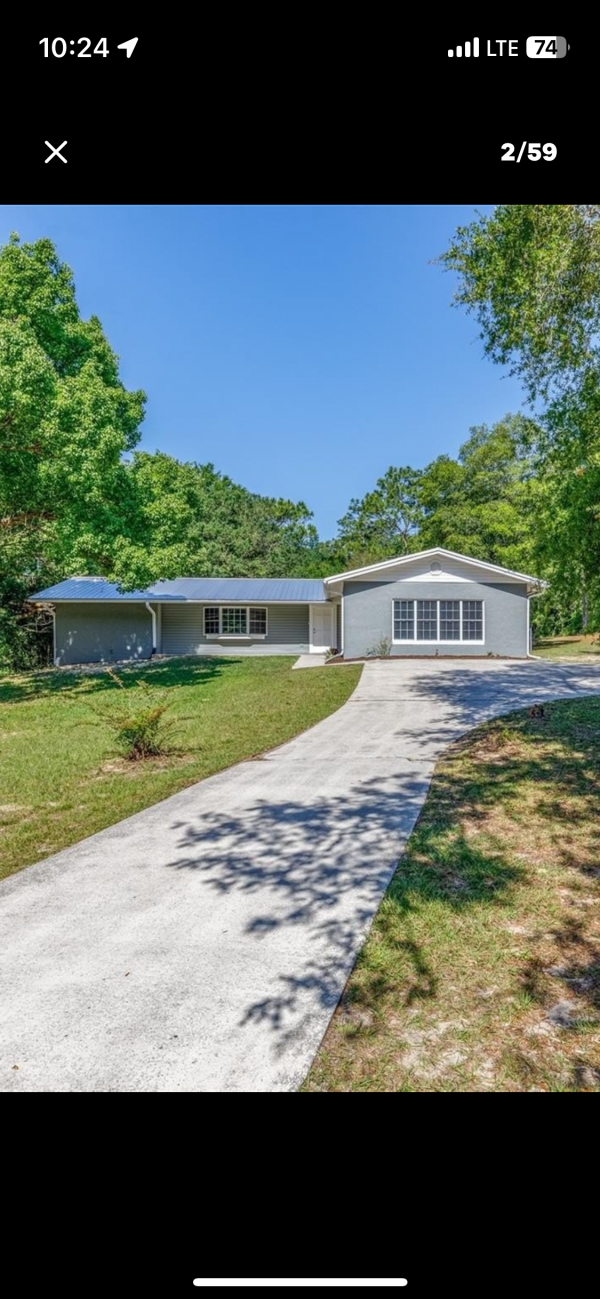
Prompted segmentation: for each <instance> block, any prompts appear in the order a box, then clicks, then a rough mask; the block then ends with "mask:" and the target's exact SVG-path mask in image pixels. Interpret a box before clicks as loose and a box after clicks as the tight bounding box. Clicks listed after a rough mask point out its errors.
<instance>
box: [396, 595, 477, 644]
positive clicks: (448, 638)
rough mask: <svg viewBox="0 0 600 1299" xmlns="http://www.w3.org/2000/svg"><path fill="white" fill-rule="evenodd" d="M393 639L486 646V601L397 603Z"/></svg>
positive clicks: (398, 640) (414, 601)
mask: <svg viewBox="0 0 600 1299" xmlns="http://www.w3.org/2000/svg"><path fill="white" fill-rule="evenodd" d="M392 608H393V623H392V626H393V640H394V643H395V644H399V643H400V642H401V641H406V640H411V641H414V642H415V644H419V642H420V641H425V642H426V641H434V642H437V644H439V645H441V644H444V643H446V644H460V642H461V641H465V640H470V641H479V642H480V643H481V644H483V639H484V636H483V600H394V601H393V603H392Z"/></svg>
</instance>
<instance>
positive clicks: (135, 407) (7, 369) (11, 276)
mask: <svg viewBox="0 0 600 1299" xmlns="http://www.w3.org/2000/svg"><path fill="white" fill-rule="evenodd" d="M143 412H144V394H143V393H141V392H128V391H127V390H126V389H125V388H124V386H123V384H122V383H121V381H120V379H119V372H118V362H117V358H116V356H115V355H114V353H113V352H112V350H111V348H110V345H109V343H108V341H107V339H106V338H105V336H104V333H103V331H102V327H101V325H100V322H99V320H98V319H97V318H96V317H92V318H91V319H90V320H88V321H85V320H82V318H81V315H80V313H79V309H78V307H77V302H76V298H75V289H74V284H73V277H72V274H71V271H70V270H69V268H68V266H66V265H65V264H64V262H61V261H60V260H59V258H58V256H57V253H56V250H55V248H54V246H53V244H52V243H51V242H50V240H48V239H40V240H39V241H38V242H37V243H34V244H23V245H21V244H20V243H19V240H18V237H17V236H16V235H14V236H12V237H11V240H10V242H9V244H8V245H7V246H5V247H4V248H2V249H1V250H0V574H1V577H0V609H1V616H0V662H5V663H14V662H16V661H20V662H21V663H22V662H23V661H24V660H25V661H28V660H29V661H34V660H35V657H36V651H35V644H36V638H35V635H32V634H31V631H30V629H31V627H32V625H33V624H32V623H31V617H30V614H29V612H28V611H27V610H26V607H25V606H24V603H23V602H24V599H25V597H26V596H27V595H28V594H29V593H30V592H32V591H33V590H34V589H35V588H36V587H40V586H43V585H44V584H45V583H47V582H50V581H53V580H55V579H56V578H59V577H62V576H63V575H64V574H65V573H66V572H86V571H87V572H90V571H91V572H94V571H96V572H106V571H107V569H108V568H109V567H110V562H111V561H110V557H111V554H112V551H113V548H114V546H115V542H116V540H117V538H119V537H120V536H122V535H124V534H126V531H127V503H128V490H129V482H128V476H127V471H126V466H125V465H124V463H123V455H124V454H125V453H126V452H128V451H131V450H132V449H133V448H134V447H135V445H136V443H137V441H138V438H139V425H140V422H141V420H142V418H143Z"/></svg>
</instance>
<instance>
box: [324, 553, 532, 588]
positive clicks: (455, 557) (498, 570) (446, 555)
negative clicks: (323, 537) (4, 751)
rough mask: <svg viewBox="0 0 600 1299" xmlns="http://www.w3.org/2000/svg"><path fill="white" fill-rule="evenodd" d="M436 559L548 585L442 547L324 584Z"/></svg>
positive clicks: (329, 579) (339, 576) (328, 579)
mask: <svg viewBox="0 0 600 1299" xmlns="http://www.w3.org/2000/svg"><path fill="white" fill-rule="evenodd" d="M435 558H442V559H453V560H458V561H462V562H463V563H464V564H470V565H472V566H473V567H474V568H481V569H484V570H486V571H487V572H488V573H493V574H495V575H496V576H502V577H509V578H512V580H513V581H515V582H527V583H529V584H530V585H532V586H534V587H536V588H543V587H546V586H547V585H548V583H547V582H542V581H541V580H540V578H538V577H531V575H530V574H528V573H517V572H516V571H515V570H514V569H512V568H502V567H501V566H500V564H489V563H487V562H486V561H484V560H482V559H473V557H472V555H459V553H458V551H456V550H444V548H443V547H442V546H434V547H433V548H432V549H431V550H415V551H413V552H412V553H411V554H409V555H398V556H397V557H396V559H384V560H382V561H381V563H379V564H367V565H366V567H364V568H351V569H348V571H347V572H345V573H335V574H334V575H333V576H332V577H326V578H325V579H324V582H325V586H326V587H327V586H329V585H330V584H331V583H332V582H343V581H348V580H349V579H350V578H353V577H364V576H366V575H367V574H368V573H383V572H384V570H385V569H386V568H401V567H402V566H403V565H406V564H414V563H415V561H416V560H421V559H435Z"/></svg>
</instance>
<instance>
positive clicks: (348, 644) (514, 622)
mask: <svg viewBox="0 0 600 1299" xmlns="http://www.w3.org/2000/svg"><path fill="white" fill-rule="evenodd" d="M393 600H483V601H485V641H484V644H483V645H481V644H477V643H475V644H473V643H469V641H463V642H462V643H461V644H460V645H444V644H443V643H442V642H440V643H438V644H436V643H435V642H432V643H431V644H429V645H417V644H414V643H411V642H410V641H406V642H403V643H402V644H392V647H391V653H392V654H399V655H406V654H411V655H432V654H433V655H434V654H435V653H436V651H437V652H438V654H445V655H452V654H461V655H479V656H482V655H483V656H485V655H486V654H502V655H505V656H507V657H509V658H525V657H526V655H527V650H528V648H529V647H528V644H527V588H526V586H525V585H524V584H523V585H520V584H517V583H514V584H513V583H495V582H494V583H491V582H407V581H404V582H401V581H387V582H386V581H377V582H374V581H370V582H367V581H364V582H346V583H345V584H344V657H345V658H360V657H361V656H362V655H364V654H366V652H367V650H368V649H370V648H371V646H373V645H374V644H376V642H377V641H379V640H381V638H382V637H383V636H387V637H389V638H390V639H391V637H392V601H393Z"/></svg>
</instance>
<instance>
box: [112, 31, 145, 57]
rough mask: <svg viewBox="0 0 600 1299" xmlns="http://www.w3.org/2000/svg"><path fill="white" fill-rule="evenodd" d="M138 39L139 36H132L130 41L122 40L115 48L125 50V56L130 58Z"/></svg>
mask: <svg viewBox="0 0 600 1299" xmlns="http://www.w3.org/2000/svg"><path fill="white" fill-rule="evenodd" d="M139 39H140V38H139V36H134V37H133V39H132V40H130V41H123V44H122V45H117V49H118V50H127V58H128V59H130V58H131V56H132V54H133V51H134V49H135V47H136V45H137V43H138V41H139Z"/></svg>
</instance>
